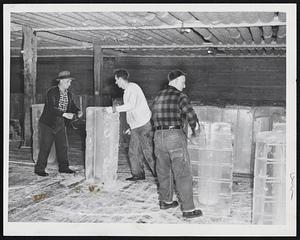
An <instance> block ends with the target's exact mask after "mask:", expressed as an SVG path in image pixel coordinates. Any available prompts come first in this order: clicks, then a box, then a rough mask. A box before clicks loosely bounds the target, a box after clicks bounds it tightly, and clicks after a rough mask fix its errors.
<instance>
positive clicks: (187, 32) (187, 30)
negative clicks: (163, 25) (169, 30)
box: [176, 28, 203, 44]
mask: <svg viewBox="0 0 300 240" xmlns="http://www.w3.org/2000/svg"><path fill="white" fill-rule="evenodd" d="M176 31H177V32H178V33H179V34H181V35H183V36H185V37H186V38H188V39H190V40H192V42H193V43H194V44H202V43H203V39H202V38H201V37H200V36H199V35H198V34H196V33H195V32H194V31H193V30H192V29H191V28H184V29H180V30H178V29H176Z"/></svg>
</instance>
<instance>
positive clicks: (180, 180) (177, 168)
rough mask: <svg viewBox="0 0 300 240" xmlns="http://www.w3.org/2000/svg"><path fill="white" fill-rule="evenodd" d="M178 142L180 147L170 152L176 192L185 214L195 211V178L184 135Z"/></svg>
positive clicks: (179, 137)
mask: <svg viewBox="0 0 300 240" xmlns="http://www.w3.org/2000/svg"><path fill="white" fill-rule="evenodd" d="M177 141H178V144H179V145H180V147H179V148H178V147H176V148H174V150H173V151H172V152H170V155H171V159H172V169H173V173H174V178H175V186H176V190H177V192H178V194H179V200H180V202H181V209H182V211H183V212H188V211H193V210H194V209H195V205H194V201H193V185H192V183H193V182H192V181H193V178H192V173H191V166H190V160H189V156H188V151H187V143H186V140H185V139H184V136H183V135H181V136H180V135H178V140H177Z"/></svg>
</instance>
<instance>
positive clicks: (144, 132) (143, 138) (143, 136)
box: [138, 122, 156, 176]
mask: <svg viewBox="0 0 300 240" xmlns="http://www.w3.org/2000/svg"><path fill="white" fill-rule="evenodd" d="M138 134H139V139H140V143H141V148H142V151H143V155H144V157H145V159H146V161H147V163H148V165H149V167H150V170H151V172H152V174H153V176H156V171H155V160H154V150H153V132H152V130H151V124H150V122H148V123H147V124H146V125H144V126H142V127H141V128H139V129H138Z"/></svg>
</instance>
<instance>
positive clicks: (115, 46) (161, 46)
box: [11, 44, 286, 50]
mask: <svg viewBox="0 0 300 240" xmlns="http://www.w3.org/2000/svg"><path fill="white" fill-rule="evenodd" d="M285 47H286V45H285V44H227V45H226V44H214V45H208V44H203V45H178V44H176V45H102V46H101V48H102V49H133V48H136V49H149V48H152V49H175V48H182V49H184V48H185V49H197V48H285ZM89 48H91V49H92V48H93V45H92V44H91V45H90V46H89V45H84V46H65V47H64V46H60V47H38V48H37V49H49V50H50V49H89ZM11 49H20V48H14V47H12V48H11Z"/></svg>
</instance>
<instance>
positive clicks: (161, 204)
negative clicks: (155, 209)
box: [159, 201, 178, 210]
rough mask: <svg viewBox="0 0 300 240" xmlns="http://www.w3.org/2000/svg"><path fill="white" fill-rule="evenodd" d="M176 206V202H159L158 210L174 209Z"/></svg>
mask: <svg viewBox="0 0 300 240" xmlns="http://www.w3.org/2000/svg"><path fill="white" fill-rule="evenodd" d="M177 206H178V202H177V201H173V202H171V203H165V202H163V201H161V202H159V207H160V209H163V210H165V209H169V208H175V207H177Z"/></svg>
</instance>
